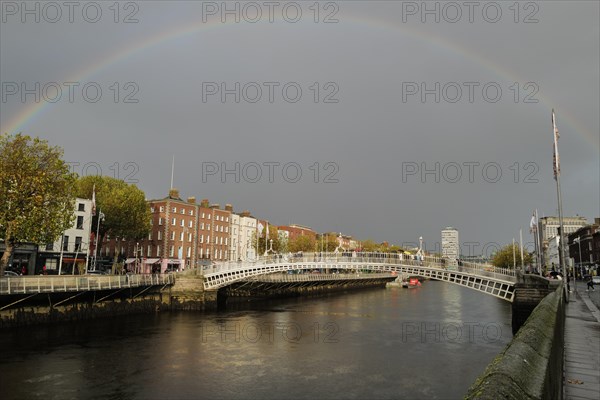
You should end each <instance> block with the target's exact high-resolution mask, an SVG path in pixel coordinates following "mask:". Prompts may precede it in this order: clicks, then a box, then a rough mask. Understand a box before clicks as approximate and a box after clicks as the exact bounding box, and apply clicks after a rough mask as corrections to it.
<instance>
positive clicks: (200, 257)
mask: <svg viewBox="0 0 600 400" xmlns="http://www.w3.org/2000/svg"><path fill="white" fill-rule="evenodd" d="M202 250H204V249H203V248H202V247H200V258H202Z"/></svg>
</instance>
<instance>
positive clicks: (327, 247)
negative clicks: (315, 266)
mask: <svg viewBox="0 0 600 400" xmlns="http://www.w3.org/2000/svg"><path fill="white" fill-rule="evenodd" d="M316 243H317V251H325V252H334V251H335V249H337V248H338V246H339V241H338V237H337V235H336V234H335V233H324V234H321V235H317V239H316Z"/></svg>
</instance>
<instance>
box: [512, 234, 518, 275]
mask: <svg viewBox="0 0 600 400" xmlns="http://www.w3.org/2000/svg"><path fill="white" fill-rule="evenodd" d="M512 248H513V269H517V257H516V256H515V238H513V245H512Z"/></svg>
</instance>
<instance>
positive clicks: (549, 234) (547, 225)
mask: <svg viewBox="0 0 600 400" xmlns="http://www.w3.org/2000/svg"><path fill="white" fill-rule="evenodd" d="M587 224H588V223H587V220H586V219H585V217H580V216H575V217H563V225H564V228H565V232H564V234H565V239H566V237H567V236H568V235H569V234H571V233H573V232H575V231H577V230H578V229H579V228H583V227H584V226H586V225H587ZM559 227H560V224H559V220H558V217H542V218H540V219H539V221H538V234H539V235H540V244H541V246H542V256H543V263H544V265H546V266H550V265H552V262H551V261H550V258H549V255H548V246H549V245H550V239H552V238H554V237H556V236H558V228H559ZM566 242H567V241H566V240H564V241H563V243H566ZM567 251H568V250H567V249H565V257H567V256H568V252H567ZM555 264H557V265H558V263H555Z"/></svg>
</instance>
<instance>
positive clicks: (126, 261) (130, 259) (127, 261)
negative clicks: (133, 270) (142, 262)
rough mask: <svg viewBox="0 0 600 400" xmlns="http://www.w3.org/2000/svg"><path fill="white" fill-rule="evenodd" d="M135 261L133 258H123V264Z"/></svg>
mask: <svg viewBox="0 0 600 400" xmlns="http://www.w3.org/2000/svg"><path fill="white" fill-rule="evenodd" d="M134 262H135V258H128V259H127V260H125V264H131V263H134Z"/></svg>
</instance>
